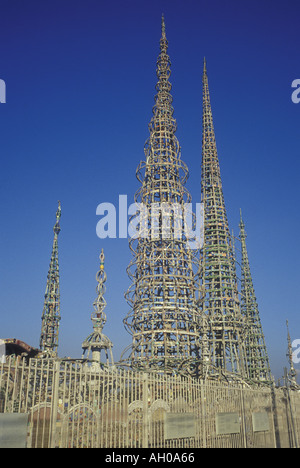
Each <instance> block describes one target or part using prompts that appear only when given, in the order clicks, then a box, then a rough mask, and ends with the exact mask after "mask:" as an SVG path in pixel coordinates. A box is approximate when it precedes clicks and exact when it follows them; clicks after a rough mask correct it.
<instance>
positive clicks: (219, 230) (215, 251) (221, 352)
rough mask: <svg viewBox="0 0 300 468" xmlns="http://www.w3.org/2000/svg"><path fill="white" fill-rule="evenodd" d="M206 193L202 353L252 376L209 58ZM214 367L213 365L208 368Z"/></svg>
mask: <svg viewBox="0 0 300 468" xmlns="http://www.w3.org/2000/svg"><path fill="white" fill-rule="evenodd" d="M202 125H203V136H202V174H201V196H202V200H201V201H202V203H203V204H204V242H203V248H202V249H201V258H200V296H201V300H200V308H201V312H202V320H203V324H202V335H203V337H202V358H203V361H204V363H205V364H208V365H209V366H210V371H211V372H212V373H217V374H221V373H222V374H223V373H228V372H229V373H233V374H236V375H239V376H242V377H247V371H246V369H245V365H244V363H245V359H244V347H243V340H244V332H245V329H244V321H243V317H242V314H241V311H240V304H239V299H238V288H237V276H236V268H235V258H234V254H233V247H232V241H231V236H230V231H229V225H228V219H227V213H226V208H225V202H224V196H223V189H222V181H221V173H220V165H219V159H218V153H217V145H216V138H215V131H214V125H213V117H212V109H211V103H210V94H209V88H208V77H207V68H206V61H204V72H203V122H202ZM207 371H208V369H207Z"/></svg>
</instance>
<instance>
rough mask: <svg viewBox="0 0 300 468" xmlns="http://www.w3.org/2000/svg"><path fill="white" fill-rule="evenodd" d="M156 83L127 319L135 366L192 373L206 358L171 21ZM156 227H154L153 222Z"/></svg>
mask: <svg viewBox="0 0 300 468" xmlns="http://www.w3.org/2000/svg"><path fill="white" fill-rule="evenodd" d="M161 25H162V28H161V39H160V53H159V55H158V59H157V67H156V74H157V84H156V91H157V94H156V96H155V105H154V107H153V116H152V119H151V121H150V124H149V132H150V136H149V138H148V140H147V142H146V144H145V161H142V162H141V163H140V165H139V167H138V169H137V178H138V180H139V181H140V183H141V186H140V188H139V190H138V192H137V194H136V196H135V201H136V202H138V203H141V205H142V206H143V207H144V208H145V210H144V212H145V213H147V214H148V215H147V219H146V220H145V221H144V222H143V223H141V222H140V225H141V224H143V226H144V230H145V232H144V234H143V235H141V231H140V235H139V237H138V238H137V239H133V238H132V239H131V241H130V248H131V250H132V252H133V255H134V258H133V260H132V262H131V264H130V266H129V268H128V273H129V276H130V277H131V279H132V285H131V287H130V288H129V290H128V292H127V294H126V297H127V300H128V303H129V305H130V306H131V311H130V313H129V314H128V316H127V317H126V319H125V320H124V323H125V326H126V328H127V329H128V331H129V332H130V333H131V334H132V344H131V354H130V362H131V365H132V367H134V368H140V369H144V370H153V371H156V372H159V371H160V372H167V373H172V372H176V371H180V370H182V369H183V368H184V369H187V370H188V371H191V366H190V365H189V364H190V363H192V367H193V368H194V369H195V363H196V362H197V360H198V358H199V331H198V329H199V321H198V309H197V306H196V298H195V292H196V286H195V281H196V278H195V275H194V270H195V269H196V258H195V251H193V250H192V249H189V248H188V242H187V234H186V233H185V231H183V229H180V227H182V224H183V216H182V213H183V210H184V206H185V204H186V203H187V202H190V201H191V197H190V195H189V193H188V191H187V190H186V189H185V187H184V184H185V181H186V179H187V176H188V169H187V167H186V165H185V164H184V163H183V162H182V160H181V158H180V146H179V142H178V140H177V138H176V136H175V132H176V128H177V125H176V120H175V118H174V116H173V113H174V109H173V107H172V101H173V99H172V96H171V88H172V86H171V83H170V81H169V78H170V75H171V61H170V58H169V55H168V41H167V37H166V28H165V21H164V17H162V23H161ZM153 220H155V221H154V222H153Z"/></svg>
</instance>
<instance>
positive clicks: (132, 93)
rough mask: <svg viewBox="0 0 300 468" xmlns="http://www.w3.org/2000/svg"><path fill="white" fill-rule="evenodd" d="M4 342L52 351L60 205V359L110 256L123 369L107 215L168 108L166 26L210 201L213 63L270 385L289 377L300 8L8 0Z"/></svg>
mask: <svg viewBox="0 0 300 468" xmlns="http://www.w3.org/2000/svg"><path fill="white" fill-rule="evenodd" d="M0 11H1V29H0V79H3V80H5V82H6V86H7V103H6V104H0V122H1V127H0V129H1V130H0V148H1V173H0V196H1V219H2V222H1V223H2V227H1V239H0V240H1V245H0V261H1V270H0V275H1V276H0V289H1V312H0V313H1V325H0V336H1V337H2V338H8V337H16V338H19V339H22V340H24V341H25V342H27V343H28V344H31V345H32V346H38V344H39V335H40V326H41V315H42V308H43V299H44V291H45V286H46V277H47V272H48V267H49V261H50V253H51V248H52V240H53V231H52V228H53V225H54V222H55V212H56V208H57V200H58V199H59V200H61V203H62V218H61V228H62V231H61V233H60V236H59V249H60V271H61V314H62V320H61V327H60V348H59V354H60V356H72V357H80V356H81V343H82V341H83V340H84V339H85V338H86V336H87V335H88V334H89V333H90V331H91V321H90V314H91V312H92V303H93V301H94V299H95V295H96V291H95V288H96V280H95V274H96V272H97V270H98V268H99V259H98V256H99V254H100V251H101V248H102V247H103V248H104V250H105V256H106V271H107V275H108V280H107V293H106V300H107V303H108V305H107V308H106V313H107V324H106V327H105V332H106V334H107V335H108V336H109V338H110V339H111V340H112V341H113V342H114V344H115V346H114V354H115V359H118V358H119V356H120V352H121V351H122V350H123V349H124V348H125V347H126V346H127V345H128V344H129V343H130V340H131V337H130V335H128V334H127V332H126V331H125V329H124V327H123V323H122V320H123V318H124V317H125V315H126V314H127V312H128V305H127V303H126V302H125V299H124V292H125V290H126V289H127V288H128V286H129V285H130V282H129V279H128V277H127V274H126V267H127V265H128V264H129V262H130V260H131V253H130V250H129V247H128V241H127V240H126V239H120V240H118V239H105V240H100V239H99V238H98V237H97V236H96V224H97V221H98V219H99V217H97V216H96V207H97V205H98V204H99V203H102V202H111V203H115V204H116V205H117V203H118V197H119V194H127V195H128V199H129V200H132V197H133V194H134V192H135V191H136V190H137V189H138V187H139V183H138V181H137V180H136V178H135V170H136V167H137V165H138V163H139V162H140V160H141V159H143V157H144V152H143V147H144V142H145V140H146V139H147V138H148V122H149V120H150V118H151V115H152V106H153V104H154V94H155V84H156V74H155V65H156V59H157V55H158V52H159V39H160V22H161V14H162V13H164V14H165V20H166V28H167V38H168V41H169V53H170V57H171V61H172V76H171V82H172V85H173V90H172V95H173V97H174V108H175V117H176V119H177V122H178V131H177V137H178V139H179V142H180V144H181V147H182V159H183V160H184V161H185V162H186V163H187V165H188V167H189V171H190V178H189V180H188V183H187V188H188V189H189V191H190V192H191V194H192V197H193V201H194V202H196V201H200V176H201V172H200V165H201V118H202V102H201V101H202V84H201V81H202V64H203V57H204V56H205V57H206V60H207V67H208V76H209V84H210V92H211V101H212V106H213V112H214V121H215V130H216V137H217V144H218V151H219V158H220V164H221V174H222V179H223V186H224V194H225V201H226V207H227V211H228V216H229V221H230V227H231V229H234V232H235V233H236V234H237V233H238V222H239V209H240V208H242V210H243V215H244V221H245V223H246V230H247V233H248V239H247V241H248V250H249V258H250V264H251V268H252V274H253V278H254V284H255V289H256V294H257V298H258V302H259V309H260V314H261V320H262V324H263V329H264V332H265V336H266V341H267V346H268V351H269V355H270V359H271V366H272V371H273V373H274V374H275V376H276V377H280V376H281V375H282V374H283V371H282V368H283V366H285V365H286V364H287V361H286V357H285V353H286V349H287V343H286V329H285V320H286V319H287V318H288V319H289V323H290V330H291V335H292V339H299V338H300V319H299V284H300V273H299V271H300V269H299V264H300V255H299V252H300V249H299V241H298V239H299V232H300V215H299V201H300V200H299V198H300V189H299V169H300V157H299V156H300V155H299V149H300V132H299V128H300V126H299V124H300V103H299V104H294V103H293V102H292V100H291V94H292V88H291V83H292V81H293V80H294V79H297V78H298V79H300V61H299V45H300V38H299V15H300V3H299V1H298V0H295V1H292V0H285V1H271V0H252V1H251V2H250V1H243V2H241V1H237V0H234V1H233V0H231V1H230V0H228V1H226V2H224V1H223V0H209V1H204V0H194V1H192V0H184V1H183V0H180V1H179V0H160V1H158V0H153V1H151V2H146V1H141V0H139V1H131V0H127V1H121V0H111V1H109V2H108V1H107V2H104V1H102V0H97V1H96V0H72V1H71V0H59V1H58V0H51V1H50V0H44V1H40V0H39V1H38V0H36V1H34V0H27V1H26V2H24V1H23V0H1V1H0Z"/></svg>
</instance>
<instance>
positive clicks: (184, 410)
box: [0, 357, 300, 448]
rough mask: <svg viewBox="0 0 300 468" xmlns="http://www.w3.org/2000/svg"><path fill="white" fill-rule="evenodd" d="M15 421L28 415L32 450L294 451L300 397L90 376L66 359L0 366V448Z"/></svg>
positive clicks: (119, 375) (111, 373) (106, 373)
mask: <svg viewBox="0 0 300 468" xmlns="http://www.w3.org/2000/svg"><path fill="white" fill-rule="evenodd" d="M13 415H15V416H16V415H27V426H26V432H25V436H24V437H25V442H24V445H26V446H27V447H31V448H42V447H44V448H46V447H61V448H72V447H76V448H80V447H88V448H96V447H99V448H101V447H102V448H142V447H143V448H146V447H149V448H159V447H163V448H197V447H207V448H214V447H216V448H227V447H228V448H231V447H246V448H251V447H255V448H258V447H265V448H268V447H270V448H271V447H298V446H299V437H300V393H298V392H296V391H291V390H290V389H287V388H279V389H271V388H250V387H246V386H245V385H238V384H237V383H224V382H215V381H202V380H194V379H192V378H186V377H182V376H163V375H155V374H147V373H139V372H133V371H130V370H122V369H118V368H112V369H106V370H103V371H101V372H92V371H91V368H90V367H89V366H88V365H87V364H84V363H82V362H76V361H67V360H66V361H64V360H62V361H60V360H57V361H55V360H47V359H30V360H29V361H28V362H26V360H25V359H22V360H16V359H13V358H12V357H8V358H7V359H6V362H5V363H2V364H0V446H1V437H2V441H4V442H2V443H3V444H4V445H5V444H6V445H8V444H9V443H11V444H14V443H15V444H16V443H17V442H16V440H15V438H16V437H20V431H19V430H18V424H24V421H23V419H21V420H20V418H19V419H14V416H13ZM1 418H2V421H3V423H2V424H1ZM8 418H11V419H10V423H9V427H14V424H15V430H14V431H13V432H12V434H11V435H10V436H9V437H11V439H9V440H8V439H7V437H8V436H7V437H6V436H5V434H6V428H7V427H8V422H7V421H9V419H8ZM14 421H18V422H14ZM20 421H22V422H20ZM1 434H2V435H1ZM5 437H6V438H5ZM18 440H19V439H18Z"/></svg>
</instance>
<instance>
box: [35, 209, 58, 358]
mask: <svg viewBox="0 0 300 468" xmlns="http://www.w3.org/2000/svg"><path fill="white" fill-rule="evenodd" d="M60 218H61V204H60V201H59V202H58V209H57V212H56V223H55V225H54V228H53V231H54V240H53V247H52V255H51V261H50V267H49V272H48V277H47V286H46V292H45V301H44V308H43V315H42V330H41V338H40V349H41V351H42V352H43V353H44V354H45V356H46V357H56V356H57V348H58V332H59V322H60V291H59V265H58V235H59V233H60V224H59V222H60Z"/></svg>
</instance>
